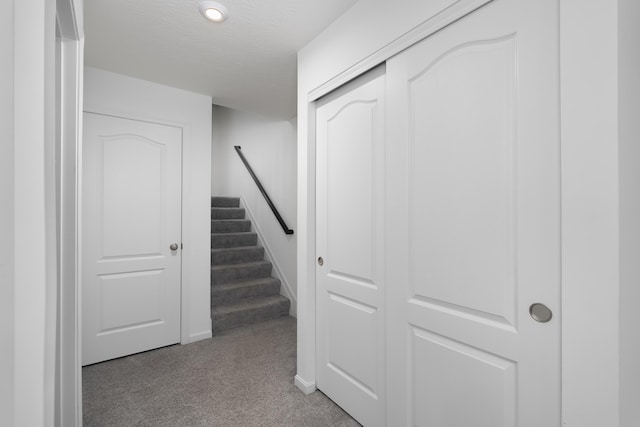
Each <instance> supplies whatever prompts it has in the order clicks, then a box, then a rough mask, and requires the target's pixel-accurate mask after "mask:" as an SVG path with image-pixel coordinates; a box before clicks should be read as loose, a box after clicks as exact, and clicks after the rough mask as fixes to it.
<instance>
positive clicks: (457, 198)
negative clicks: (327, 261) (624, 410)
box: [386, 0, 560, 427]
mask: <svg viewBox="0 0 640 427" xmlns="http://www.w3.org/2000/svg"><path fill="white" fill-rule="evenodd" d="M558 8H559V6H558V2H557V0H536V1H528V0H526V1H525V0H495V1H493V2H491V3H489V4H488V5H486V6H484V7H482V8H481V9H479V10H477V11H475V12H473V13H471V14H470V15H468V16H466V17H464V18H462V19H461V20H459V21H456V22H454V23H452V24H451V25H449V26H448V27H446V28H444V29H443V30H441V31H439V32H438V33H436V34H434V35H433V36H431V37H429V38H427V39H425V40H424V41H422V42H421V43H419V44H418V45H415V46H414V47H412V48H410V49H408V50H406V51H404V52H403V53H401V54H399V55H398V56H396V57H394V58H392V59H391V60H389V61H388V63H387V82H388V88H389V91H388V94H387V102H388V104H387V106H388V111H389V121H388V127H389V128H388V131H389V132H388V135H389V138H388V141H387V151H386V152H387V168H388V182H387V184H388V187H387V189H388V191H387V194H388V205H387V206H388V209H387V211H386V212H387V229H388V241H387V277H388V279H387V289H388V296H389V298H388V301H387V310H388V311H387V313H388V316H389V329H388V333H387V338H388V342H389V353H388V354H389V367H390V368H389V369H390V371H389V377H388V382H389V389H388V396H389V404H388V416H389V418H388V425H390V426H391V425H393V426H400V425H407V426H408V425H411V426H425V427H515V426H519V427H525V426H526V427H541V426H544V427H552V426H559V425H560V170H559V152H560V146H559V125H558V122H559V105H558V103H559V79H558V77H559V66H558V48H559V36H558ZM536 303H541V304H544V306H546V307H547V308H548V309H550V310H551V312H552V313H553V316H552V317H551V319H547V317H548V314H549V313H548V312H546V311H545V309H544V307H542V306H540V305H538V306H535V310H534V315H535V316H536V317H537V318H538V320H542V321H544V320H549V321H548V322H547V323H541V322H539V321H536V320H534V319H533V318H532V315H531V314H530V312H529V310H530V307H531V306H532V305H533V304H536Z"/></svg>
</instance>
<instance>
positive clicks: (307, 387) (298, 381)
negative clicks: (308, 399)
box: [293, 375, 317, 394]
mask: <svg viewBox="0 0 640 427" xmlns="http://www.w3.org/2000/svg"><path fill="white" fill-rule="evenodd" d="M293 382H294V383H295V385H296V387H298V388H299V389H300V391H301V392H303V393H304V394H311V393H313V392H314V391H316V390H317V388H316V383H309V382H306V381H305V380H303V379H302V378H301V377H300V375H296V377H295V379H294V381H293Z"/></svg>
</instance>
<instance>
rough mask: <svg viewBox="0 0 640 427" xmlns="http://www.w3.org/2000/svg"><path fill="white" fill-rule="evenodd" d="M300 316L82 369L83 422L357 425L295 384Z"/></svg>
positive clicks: (317, 395)
mask: <svg viewBox="0 0 640 427" xmlns="http://www.w3.org/2000/svg"><path fill="white" fill-rule="evenodd" d="M295 367H296V322H295V319H293V318H292V317H282V318H279V319H275V320H270V321H267V322H263V323H260V324H257V325H251V326H245V327H240V328H236V329H232V330H229V331H226V332H225V333H222V334H220V335H218V336H215V337H213V338H212V339H208V340H204V341H199V342H196V343H193V344H188V345H175V346H170V347H164V348H161V349H158V350H153V351H148V352H145V353H140V354H136V355H133V356H128V357H123V358H120V359H115V360H111V361H108V362H102V363H98V364H95V365H91V366H87V367H85V368H83V369H82V391H83V414H84V415H83V418H84V425H85V426H87V427H92V426H114V427H115V426H154V427H156V426H157V427H160V426H172V427H178V426H225V427H233V426H265V427H267V426H296V427H297V426H310V427H311V426H314V427H315V426H318V427H320V426H341V427H349V426H359V425H360V424H358V423H357V422H356V421H354V420H353V419H352V418H351V417H350V416H349V415H348V414H347V413H345V412H344V411H343V410H342V409H341V408H340V407H339V406H337V405H336V404H335V403H333V402H332V401H331V400H329V399H328V398H327V397H326V396H325V395H323V394H322V393H320V392H315V393H312V394H310V395H308V396H305V395H304V394H303V393H302V392H300V391H299V390H298V389H297V388H296V387H295V385H294V384H293V377H294V375H295Z"/></svg>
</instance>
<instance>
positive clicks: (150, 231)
mask: <svg viewBox="0 0 640 427" xmlns="http://www.w3.org/2000/svg"><path fill="white" fill-rule="evenodd" d="M181 153H182V130H181V129H179V128H175V127H171V126H164V125H159V124H152V123H147V122H140V121H136V120H128V119H122V118H117V117H110V116H103V115H100V114H91V113H85V115H84V142H83V162H82V169H83V175H82V176H83V181H82V232H81V233H82V269H83V271H82V363H83V365H87V364H90V363H96V362H100V361H103V360H108V359H112V358H115V357H120V356H125V355H128V354H132V353H137V352H140V351H145V350H150V349H154V348H158V347H162V346H165V345H169V344H174V343H177V342H179V341H180V264H181V249H180V241H181V224H182V222H181V185H182V184H181V180H182V172H181V164H182V160H181V156H182V154H181ZM172 244H176V245H178V247H177V249H175V250H174V249H172V248H171V247H170V246H171V245H172Z"/></svg>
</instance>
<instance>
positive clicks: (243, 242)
mask: <svg viewBox="0 0 640 427" xmlns="http://www.w3.org/2000/svg"><path fill="white" fill-rule="evenodd" d="M257 243H258V235H257V234H255V233H251V234H241V235H225V234H212V235H211V249H220V248H234V247H239V246H254V245H256V244H257Z"/></svg>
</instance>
